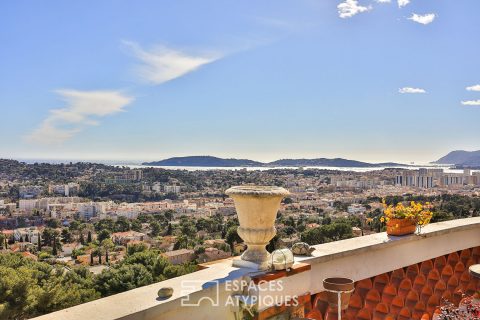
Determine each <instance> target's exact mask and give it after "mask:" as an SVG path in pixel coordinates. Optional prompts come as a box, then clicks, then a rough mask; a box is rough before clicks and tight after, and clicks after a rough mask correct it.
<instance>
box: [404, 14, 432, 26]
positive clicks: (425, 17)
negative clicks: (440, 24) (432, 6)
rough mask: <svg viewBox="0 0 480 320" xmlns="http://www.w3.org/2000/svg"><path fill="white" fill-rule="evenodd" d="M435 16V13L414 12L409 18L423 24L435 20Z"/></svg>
mask: <svg viewBox="0 0 480 320" xmlns="http://www.w3.org/2000/svg"><path fill="white" fill-rule="evenodd" d="M435 17H436V15H435V13H427V14H423V15H421V14H416V13H413V14H412V16H411V17H410V18H408V20H412V21H415V22H418V23H421V24H429V23H432V22H433V20H435Z"/></svg>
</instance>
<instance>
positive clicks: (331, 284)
mask: <svg viewBox="0 0 480 320" xmlns="http://www.w3.org/2000/svg"><path fill="white" fill-rule="evenodd" d="M323 288H325V290H326V292H327V301H328V304H329V305H330V306H331V307H333V308H335V309H337V308H338V292H340V299H341V306H340V310H345V309H347V308H348V304H349V303H350V296H351V295H352V292H353V288H354V286H353V280H352V279H348V278H327V279H325V280H323Z"/></svg>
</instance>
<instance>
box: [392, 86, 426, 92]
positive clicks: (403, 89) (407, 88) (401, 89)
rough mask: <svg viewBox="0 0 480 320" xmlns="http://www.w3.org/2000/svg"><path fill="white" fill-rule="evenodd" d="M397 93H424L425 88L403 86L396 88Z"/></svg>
mask: <svg viewBox="0 0 480 320" xmlns="http://www.w3.org/2000/svg"><path fill="white" fill-rule="evenodd" d="M398 92H399V93H426V92H427V91H425V89H422V88H412V87H403V88H400V89H398Z"/></svg>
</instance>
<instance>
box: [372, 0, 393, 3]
mask: <svg viewBox="0 0 480 320" xmlns="http://www.w3.org/2000/svg"><path fill="white" fill-rule="evenodd" d="M375 1H376V2H378V3H390V2H392V1H391V0H375Z"/></svg>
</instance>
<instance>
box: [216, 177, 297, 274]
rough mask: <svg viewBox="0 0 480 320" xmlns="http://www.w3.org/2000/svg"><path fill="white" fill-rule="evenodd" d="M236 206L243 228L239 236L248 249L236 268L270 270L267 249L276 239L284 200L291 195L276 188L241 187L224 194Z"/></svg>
mask: <svg viewBox="0 0 480 320" xmlns="http://www.w3.org/2000/svg"><path fill="white" fill-rule="evenodd" d="M225 193H226V194H227V195H229V196H230V197H231V198H232V199H233V201H234V202H235V209H236V211H237V215H238V220H239V222H240V227H238V229H237V232H238V235H239V236H240V238H242V239H243V240H244V241H245V243H246V245H247V250H245V252H243V254H242V256H241V257H240V259H235V260H234V262H233V265H234V266H236V267H246V268H252V269H257V270H266V269H268V267H269V265H268V264H269V258H270V254H269V253H268V251H267V250H266V249H265V246H266V245H267V244H268V242H269V241H270V240H272V238H273V237H274V236H275V234H276V233H277V230H276V229H275V218H276V217H277V212H278V209H279V207H280V202H281V201H282V199H283V198H284V197H285V196H287V195H289V194H290V193H289V192H288V191H287V190H286V189H284V188H280V187H275V186H238V187H231V188H230V189H228V190H227V191H225Z"/></svg>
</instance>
